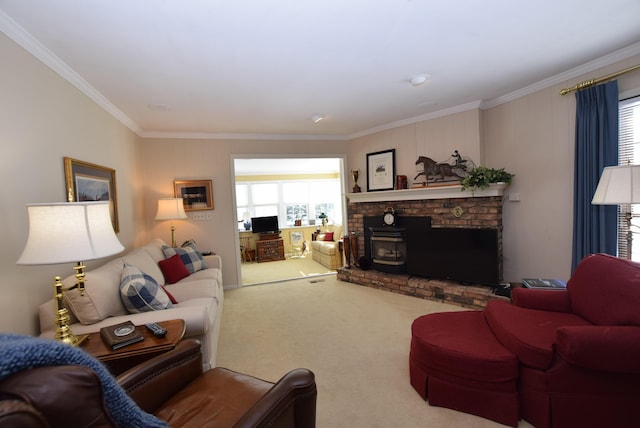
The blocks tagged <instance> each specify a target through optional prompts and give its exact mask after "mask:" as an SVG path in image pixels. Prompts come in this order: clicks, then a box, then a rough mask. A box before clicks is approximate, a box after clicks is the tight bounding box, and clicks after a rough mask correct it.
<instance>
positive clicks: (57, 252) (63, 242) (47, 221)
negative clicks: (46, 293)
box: [16, 202, 124, 345]
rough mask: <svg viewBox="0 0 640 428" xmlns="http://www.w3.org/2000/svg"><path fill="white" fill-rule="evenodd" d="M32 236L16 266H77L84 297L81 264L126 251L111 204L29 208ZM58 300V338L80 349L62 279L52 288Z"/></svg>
mask: <svg viewBox="0 0 640 428" xmlns="http://www.w3.org/2000/svg"><path fill="white" fill-rule="evenodd" d="M27 212H28V214H29V236H28V237H27V243H26V245H25V247H24V250H23V251H22V255H21V256H20V258H19V259H18V261H17V262H16V264H19V265H53V264H62V263H72V262H77V264H76V267H75V269H76V278H77V283H76V285H75V286H74V287H72V288H75V287H76V286H77V287H78V289H79V290H80V292H81V293H84V264H83V262H82V261H87V260H95V259H100V258H102V257H107V256H111V255H114V254H118V253H120V252H122V251H123V250H124V247H123V246H122V244H121V243H120V241H119V240H118V238H117V236H116V234H115V232H114V231H113V224H112V223H111V212H110V210H109V202H62V203H51V204H29V205H27ZM53 287H54V297H55V299H56V316H57V319H56V325H57V328H56V335H55V338H56V339H57V340H60V341H62V342H65V343H68V344H71V345H78V344H79V343H80V342H82V340H83V338H78V337H76V336H74V335H73V334H72V332H71V329H70V328H69V311H68V310H67V308H66V307H65V306H64V301H63V297H64V296H63V288H62V282H61V281H60V277H59V276H56V277H55V281H54V284H53Z"/></svg>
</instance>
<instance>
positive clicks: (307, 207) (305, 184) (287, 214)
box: [236, 178, 342, 230]
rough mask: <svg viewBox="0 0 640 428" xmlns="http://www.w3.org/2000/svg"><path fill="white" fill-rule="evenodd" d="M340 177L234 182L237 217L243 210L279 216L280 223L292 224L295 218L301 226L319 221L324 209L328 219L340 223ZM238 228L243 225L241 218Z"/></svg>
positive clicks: (291, 225) (241, 227) (256, 213)
mask: <svg viewBox="0 0 640 428" xmlns="http://www.w3.org/2000/svg"><path fill="white" fill-rule="evenodd" d="M341 197H342V194H341V191H340V179H337V178H336V179H299V180H278V181H272V182H264V181H260V182H243V183H237V184H236V207H237V212H238V220H241V219H243V215H244V213H245V212H249V213H250V215H251V217H262V216H269V215H277V216H278V224H279V225H280V227H281V228H282V227H293V226H294V225H295V222H296V220H300V221H301V223H302V225H303V226H307V225H310V224H313V222H314V221H315V224H318V225H319V224H320V220H319V218H318V216H319V215H320V213H325V214H326V215H327V216H328V218H329V221H330V223H334V224H342V206H341V202H340V201H341ZM238 228H239V229H240V230H243V229H244V225H243V222H241V221H240V222H238Z"/></svg>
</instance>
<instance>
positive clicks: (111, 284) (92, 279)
mask: <svg viewBox="0 0 640 428" xmlns="http://www.w3.org/2000/svg"><path fill="white" fill-rule="evenodd" d="M122 266H123V263H122V259H121V258H118V259H115V260H112V261H110V262H109V263H107V264H105V265H102V266H100V267H99V268H97V269H95V270H91V271H87V273H86V277H85V293H84V296H82V295H80V291H79V290H78V289H77V288H76V289H74V290H70V291H66V292H65V294H64V300H65V305H66V306H67V308H68V309H69V310H71V312H73V314H74V315H75V316H76V318H78V321H80V322H81V323H82V324H94V323H96V322H98V321H102V320H103V319H105V318H107V317H110V316H118V315H126V314H127V311H126V309H125V308H124V306H123V304H122V301H121V300H120V279H121V277H122ZM62 283H63V284H64V288H65V289H68V288H69V287H72V286H73V285H74V284H75V283H76V277H75V275H71V276H69V277H67V278H65V279H64V280H63V281H62Z"/></svg>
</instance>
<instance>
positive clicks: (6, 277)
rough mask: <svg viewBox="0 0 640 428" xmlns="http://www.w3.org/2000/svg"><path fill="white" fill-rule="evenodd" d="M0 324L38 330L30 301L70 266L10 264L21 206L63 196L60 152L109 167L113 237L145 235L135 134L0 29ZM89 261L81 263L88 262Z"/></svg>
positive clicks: (21, 229)
mask: <svg viewBox="0 0 640 428" xmlns="http://www.w3.org/2000/svg"><path fill="white" fill-rule="evenodd" d="M0 58H2V60H1V61H2V66H0V94H2V95H1V96H0V147H1V148H2V155H1V156H0V182H1V183H2V185H1V186H0V200H1V201H2V203H1V204H0V219H1V225H2V245H0V284H1V285H0V287H1V288H2V299H0V331H3V332H14V333H22V334H35V333H37V332H38V319H37V306H38V305H39V304H40V303H42V302H44V301H45V300H47V299H49V298H51V297H52V296H53V277H54V276H55V275H60V276H63V277H66V276H68V275H71V274H73V272H74V271H73V265H69V266H67V265H58V266H42V267H40V266H16V264H15V263H16V260H17V259H18V257H19V256H20V254H21V253H22V249H23V248H24V244H25V242H26V238H27V233H28V220H27V210H26V208H25V205H26V204H27V203H34V202H64V201H66V192H65V181H64V167H63V158H64V157H65V156H69V157H72V158H74V159H80V160H83V161H86V162H91V163H96V164H99V165H103V166H106V167H109V168H113V169H115V170H116V184H117V192H118V208H119V212H120V215H119V219H120V234H119V238H120V240H121V241H122V243H123V245H125V246H126V247H132V246H133V245H134V244H135V245H137V244H138V243H139V242H142V241H144V240H145V239H146V231H145V229H144V227H141V226H143V225H144V223H143V219H144V205H143V203H142V202H143V201H142V199H141V197H140V195H141V193H140V192H141V174H140V173H139V168H137V165H138V164H140V163H141V160H140V150H139V146H140V144H139V142H138V138H137V137H136V136H135V134H133V133H132V132H130V131H129V130H128V129H127V128H126V127H124V126H123V125H122V124H121V123H120V122H118V121H116V120H115V119H114V118H113V117H111V116H110V115H109V114H108V113H106V112H105V111H104V110H103V109H101V108H100V107H98V106H97V105H96V104H95V103H93V102H92V101H91V100H89V99H88V98H87V97H86V96H84V95H83V94H82V93H80V92H79V91H78V90H76V89H75V88H73V87H72V86H71V85H70V84H68V83H67V82H66V81H65V80H63V79H61V78H60V77H59V76H58V75H57V74H56V73H54V72H53V71H51V70H50V69H49V68H48V67H46V66H45V65H43V64H42V63H41V62H40V61H38V60H36V59H35V58H34V57H32V56H31V55H30V54H28V53H27V52H25V51H24V50H23V49H22V48H20V47H19V46H18V45H16V44H15V43H13V42H12V41H11V40H9V39H8V38H6V37H5V36H4V35H3V34H0ZM96 263H101V262H93V263H91V262H90V263H87V266H89V267H91V266H93V265H95V264H96Z"/></svg>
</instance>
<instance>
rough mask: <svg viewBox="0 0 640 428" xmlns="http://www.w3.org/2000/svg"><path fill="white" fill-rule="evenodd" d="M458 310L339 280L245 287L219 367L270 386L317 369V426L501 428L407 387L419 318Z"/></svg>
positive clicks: (229, 298)
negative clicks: (294, 373)
mask: <svg viewBox="0 0 640 428" xmlns="http://www.w3.org/2000/svg"><path fill="white" fill-rule="evenodd" d="M460 310H465V309H463V308H461V307H457V306H452V305H447V304H442V303H437V302H432V301H428V300H423V299H419V298H414V297H409V296H404V295H400V294H394V293H390V292H387V291H382V290H375V289H372V288H368V287H364V286H360V285H355V284H350V283H346V282H341V281H338V280H337V279H336V278H335V276H334V275H329V276H322V277H313V278H306V279H300V280H294V281H285V282H276V283H270V284H265V285H255V286H248V287H242V288H238V289H234V290H229V291H226V292H225V303H224V309H223V316H222V332H221V337H220V343H219V346H218V358H217V363H218V365H219V366H222V367H228V368H230V369H233V370H237V371H240V372H244V373H248V374H251V375H253V376H257V377H260V378H263V379H267V380H270V381H276V380H277V379H278V378H280V377H281V376H282V375H283V374H285V373H286V372H288V371H289V370H291V369H294V368H297V367H306V368H309V369H311V370H312V371H313V372H314V373H315V375H316V382H317V385H318V405H317V427H318V428H342V427H344V428H359V427H362V428H375V427H379V428H388V427H392V428H405V427H406V428H413V427H429V428H442V427H446V428H463V427H464V428H468V427H474V428H475V427H479V428H489V427H501V426H503V425H500V424H497V423H495V422H492V421H489V420H487V419H483V418H480V417H477V416H473V415H468V414H466V413H462V412H457V411H454V410H450V409H445V408H441V407H432V406H429V405H428V404H427V403H426V402H425V401H423V400H422V399H421V398H420V396H419V395H418V394H417V393H416V392H415V391H414V390H413V388H412V387H411V385H410V384H409V363H408V358H409V342H410V339H411V323H412V322H413V320H414V319H415V318H417V317H418V316H420V315H423V314H427V313H432V312H443V311H460ZM519 427H520V428H525V427H527V428H528V427H531V425H530V424H528V423H526V422H524V421H521V422H520V425H519Z"/></svg>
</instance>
